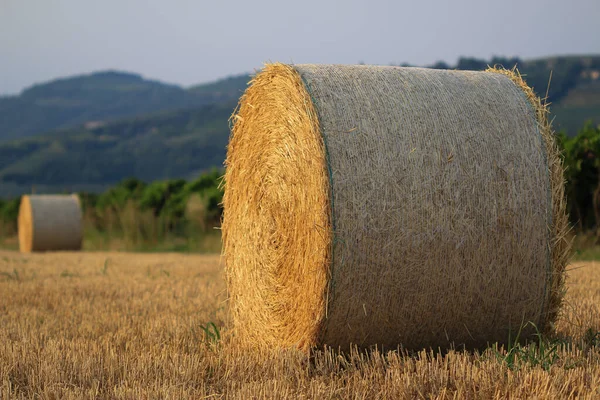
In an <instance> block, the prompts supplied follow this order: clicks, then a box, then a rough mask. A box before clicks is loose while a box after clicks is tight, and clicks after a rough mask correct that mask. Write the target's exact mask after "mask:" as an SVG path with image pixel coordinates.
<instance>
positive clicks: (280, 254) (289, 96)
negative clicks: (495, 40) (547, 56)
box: [222, 64, 569, 349]
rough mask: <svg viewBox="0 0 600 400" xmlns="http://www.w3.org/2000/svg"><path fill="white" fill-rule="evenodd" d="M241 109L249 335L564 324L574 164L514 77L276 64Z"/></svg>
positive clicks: (235, 216)
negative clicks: (568, 182)
mask: <svg viewBox="0 0 600 400" xmlns="http://www.w3.org/2000/svg"><path fill="white" fill-rule="evenodd" d="M232 118H233V128H232V132H231V137H230V143H229V146H228V151H227V160H226V174H225V194H224V199H223V205H224V216H223V224H222V232H223V252H224V259H225V263H226V271H227V279H228V289H229V296H230V304H231V311H232V316H233V320H234V326H235V329H236V331H237V333H238V337H240V338H241V339H242V340H243V341H246V342H248V343H251V344H252V345H259V344H262V345H268V346H277V347H287V346H297V347H299V348H301V349H309V348H311V347H313V346H320V345H324V344H326V345H329V346H332V347H342V348H348V346H350V345H352V344H355V345H358V346H359V347H368V346H372V345H378V346H380V347H381V346H383V347H384V348H387V349H390V348H396V347H397V346H398V345H401V346H403V347H405V348H414V349H418V348H423V347H430V346H431V347H442V348H446V347H449V346H451V345H455V346H461V345H464V346H467V347H480V346H485V345H486V344H487V343H491V342H496V341H498V342H505V341H506V340H507V339H508V335H509V331H513V332H516V330H518V329H519V327H520V325H522V324H523V323H526V322H528V321H531V322H534V323H535V324H536V325H537V326H538V328H539V329H541V330H542V331H544V332H549V331H551V330H552V324H553V322H554V320H555V318H556V313H557V310H558V309H559V307H560V303H561V301H562V295H563V276H564V268H565V264H566V257H567V253H568V248H569V245H568V243H567V241H566V240H565V232H566V230H567V219H566V214H565V205H564V202H563V197H564V196H563V187H564V186H563V174H562V165H561V161H560V158H559V156H558V151H557V149H556V146H555V144H554V140H553V135H552V130H551V128H550V125H549V123H548V121H547V110H546V108H545V107H544V106H543V105H542V104H541V103H540V101H539V99H538V98H537V97H536V96H535V95H534V93H533V91H532V90H531V89H530V88H529V87H527V85H526V84H525V82H523V80H522V79H521V77H520V76H519V75H518V73H515V72H513V71H505V70H489V71H486V72H474V71H442V70H431V69H423V68H401V67H375V66H341V65H295V66H291V65H284V64H270V65H266V67H265V68H264V69H263V70H262V71H261V72H260V73H258V74H257V75H256V76H255V77H254V79H253V80H252V82H251V85H250V86H249V88H248V89H247V90H246V92H245V93H244V95H243V96H242V98H241V99H240V103H239V107H238V109H237V110H236V113H235V115H234V116H233V117H232ZM532 329H533V328H531V327H526V328H525V331H524V332H523V335H525V336H526V335H528V334H529V333H532V332H533V331H532Z"/></svg>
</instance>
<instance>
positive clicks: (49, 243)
mask: <svg viewBox="0 0 600 400" xmlns="http://www.w3.org/2000/svg"><path fill="white" fill-rule="evenodd" d="M18 225H19V249H20V250H21V252H22V253H29V252H32V251H58V250H80V249H81V242H82V238H83V226H82V217H81V205H80V202H79V197H78V196H77V195H30V196H28V195H25V196H23V197H22V198H21V205H20V207H19V219H18Z"/></svg>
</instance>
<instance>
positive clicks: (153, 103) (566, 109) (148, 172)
mask: <svg viewBox="0 0 600 400" xmlns="http://www.w3.org/2000/svg"><path fill="white" fill-rule="evenodd" d="M495 64H501V65H503V66H505V67H507V68H512V67H513V66H515V65H516V66H517V67H518V68H519V70H520V71H521V73H522V74H524V75H525V79H526V80H527V82H528V84H529V85H531V86H533V88H534V89H535V90H536V92H537V93H538V94H539V95H541V96H542V97H544V96H545V95H546V90H548V101H549V102H550V103H551V106H550V109H551V112H552V115H551V117H552V118H554V126H555V129H557V130H559V131H564V132H567V133H568V134H569V135H571V136H572V135H574V134H575V133H577V131H578V130H579V129H581V127H582V126H583V124H584V122H585V121H586V120H592V121H593V123H595V124H600V56H570V57H550V58H543V59H537V60H520V59H518V58H501V57H495V58H493V59H491V60H488V61H486V60H480V59H475V58H466V57H463V58H461V59H459V61H458V63H457V65H455V66H453V67H452V66H449V65H447V64H444V63H436V64H435V65H432V66H431V67H434V68H446V69H448V68H457V69H466V70H469V69H470V70H481V69H485V68H486V67H487V66H488V65H495ZM551 73H552V79H551V84H550V88H549V89H548V82H549V80H550V75H551ZM248 80H249V76H248V75H239V76H235V77H229V78H226V79H223V80H220V81H217V82H213V83H208V84H204V85H198V86H194V87H191V88H189V89H182V88H180V87H177V86H173V85H165V84H163V83H159V82H153V81H147V80H144V79H142V78H141V77H139V76H138V75H132V74H125V73H116V72H106V73H98V74H92V75H89V76H82V77H74V78H69V79H65V80H59V81H55V82H51V83H48V84H44V85H38V86H34V87H33V88H30V89H28V90H26V91H24V92H23V93H22V94H21V95H20V96H18V98H17V99H15V98H12V99H11V98H8V100H7V99H6V98H5V99H0V187H1V193H0V197H10V196H14V195H17V194H20V193H25V192H30V190H31V188H32V186H33V185H35V188H36V191H38V192H52V191H62V190H86V191H101V190H104V189H105V188H107V187H108V186H110V185H113V184H114V183H116V182H118V181H120V180H122V179H124V178H127V177H132V176H135V177H137V178H140V179H143V180H146V181H153V180H157V179H167V178H194V177H195V175H196V174H197V173H198V172H199V171H202V170H205V169H207V168H210V167H212V166H221V165H222V163H223V160H224V158H225V146H226V144H227V141H228V138H229V129H228V118H229V116H230V115H231V112H232V111H233V109H234V107H235V104H236V102H237V100H238V98H239V96H240V95H241V93H242V91H243V90H244V89H245V87H246V85H247V82H248ZM136 82H137V83H136ZM146 97H149V98H146ZM185 99H187V100H185ZM3 101H4V103H2V102H3ZM18 102H23V103H22V104H23V105H22V107H21V106H19V105H18V104H20V103H18ZM7 104H10V107H8V106H7ZM32 104H33V106H32ZM2 107H4V108H2ZM7 107H8V108H7ZM11 107H12V108H11ZM32 107H33V108H32ZM152 107H156V108H157V109H158V111H156V110H155V111H152V112H146V111H143V110H149V109H152ZM32 110H33V111H32ZM36 110H37V111H36ZM51 110H55V111H56V110H63V111H64V113H62V114H61V113H60V112H58V111H56V113H57V115H53V112H52V111H51ZM77 110H78V111H77ZM75 111H77V112H75ZM38 112H39V113H38ZM143 112H145V113H146V114H143V115H137V113H143ZM36 113H37V114H36ZM128 113H129V114H136V115H137V116H134V117H132V116H128V117H125V118H121V119H117V118H118V117H119V115H121V114H128ZM62 117H65V118H62ZM67 117H68V118H67ZM44 118H46V119H44ZM61 118H62V119H61ZM59 120H60V121H59ZM7 121H8V122H7ZM50 122H52V123H54V124H56V125H57V126H59V127H62V128H59V129H54V130H52V131H50V132H46V133H45V134H35V133H34V132H36V129H42V128H43V127H46V128H47V127H48V126H52V124H50ZM11 124H12V125H11ZM10 126H12V127H13V128H10ZM64 126H67V127H66V128H65V127H64ZM7 127H8V128H7ZM46 128H43V129H46ZM21 136H25V138H21V139H18V140H5V141H2V138H10V137H13V138H14V137H21Z"/></svg>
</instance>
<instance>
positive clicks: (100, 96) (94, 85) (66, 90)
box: [0, 71, 248, 140]
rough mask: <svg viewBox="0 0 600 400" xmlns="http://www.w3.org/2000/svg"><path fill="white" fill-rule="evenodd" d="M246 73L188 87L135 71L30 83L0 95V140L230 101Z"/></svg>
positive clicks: (244, 83) (239, 92) (242, 83)
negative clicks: (15, 93)
mask: <svg viewBox="0 0 600 400" xmlns="http://www.w3.org/2000/svg"><path fill="white" fill-rule="evenodd" d="M247 81H248V75H240V76H238V77H230V78H227V79H224V80H221V81H217V82H212V83H209V84H206V85H198V86H195V87H194V88H192V89H191V90H186V89H183V88H181V87H179V86H176V85H170V84H165V83H162V82H158V81H153V80H146V79H144V78H142V77H141V76H140V75H136V74H131V73H125V72H117V71H105V72H98V73H93V74H88V75H80V76H75V77H70V78H65V79H58V80H54V81H52V82H48V83H44V84H39V85H34V86H32V87H30V88H28V89H26V90H24V91H23V92H22V93H21V94H20V95H19V96H10V97H0V140H7V139H17V138H25V137H28V136H32V135H36V134H39V133H42V132H47V131H51V130H56V129H64V128H69V127H74V126H77V125H82V124H85V123H91V124H92V125H93V124H94V123H96V122H98V121H101V122H109V121H114V120H117V119H120V118H124V117H132V116H138V115H144V114H149V113H153V112H164V111H172V110H178V109H184V108H195V107H201V106H204V105H207V104H213V103H216V102H228V101H235V100H236V99H237V98H239V96H240V94H241V92H242V91H243V89H244V88H245V86H246V82H247Z"/></svg>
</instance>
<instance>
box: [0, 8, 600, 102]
mask: <svg viewBox="0 0 600 400" xmlns="http://www.w3.org/2000/svg"><path fill="white" fill-rule="evenodd" d="M598 21H600V0H546V1H544V0H505V1H498V0H495V1H486V0H452V1H450V0H448V1H443V0H429V1H428V0H412V1H392V0H390V1H386V0H345V1H328V0H296V1H286V0H244V1H241V0H223V1H219V0H210V1H205V0H202V1H201V0H102V1H92V0H0V94H14V93H18V92H19V91H21V90H22V89H23V88H24V87H27V86H30V85H32V84H34V83H37V82H44V81H47V80H50V79H54V78H58V77H63V76H68V75H73V74H82V73H90V72H93V71H98V70H105V69H118V70H125V71H131V72H136V73H140V74H142V75H143V76H144V77H146V78H151V79H158V80H162V81H166V82H170V83H176V84H179V85H183V86H190V85H193V84H197V83H201V82H206V81H211V80H215V79H217V78H221V77H225V76H227V75H231V74H238V73H242V72H246V71H247V72H251V71H253V70H255V69H259V68H260V67H261V66H262V64H263V63H264V62H267V61H281V62H294V63H343V64H355V63H358V62H360V61H363V62H365V63H366V64H389V63H398V64H399V63H402V62H408V63H411V64H415V65H426V64H431V63H433V62H435V61H437V60H444V61H446V62H448V63H450V64H453V63H455V62H456V60H457V58H458V57H459V56H461V55H464V56H475V57H479V58H486V59H488V58H490V57H491V56H492V55H502V56H519V57H521V58H525V59H528V58H535V57H541V56H547V55H562V54H582V53H600V32H599V31H598Z"/></svg>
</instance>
